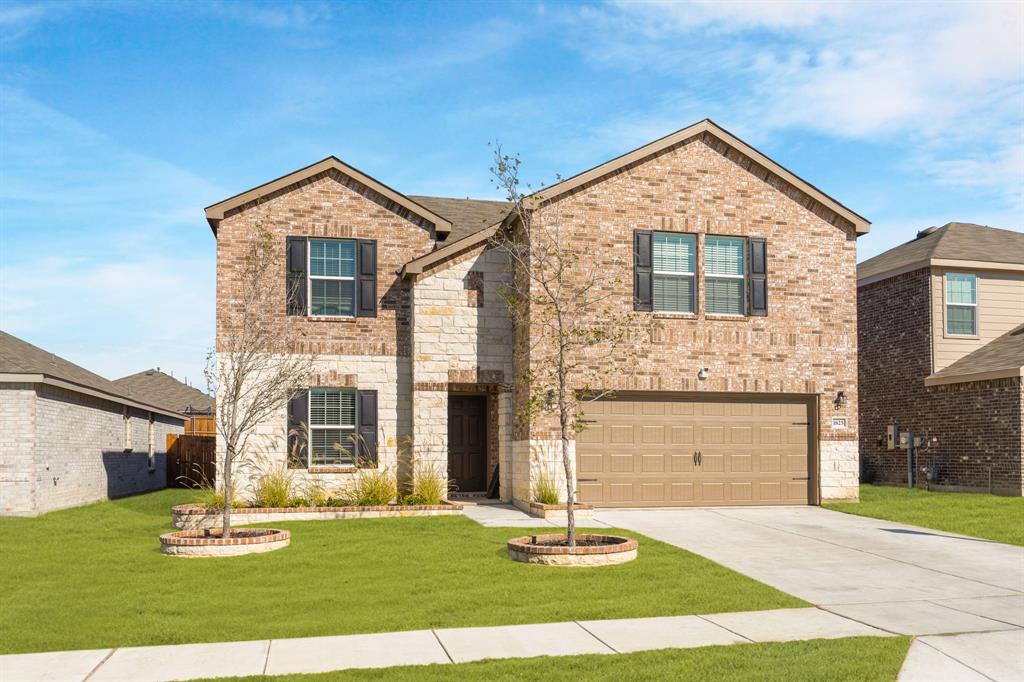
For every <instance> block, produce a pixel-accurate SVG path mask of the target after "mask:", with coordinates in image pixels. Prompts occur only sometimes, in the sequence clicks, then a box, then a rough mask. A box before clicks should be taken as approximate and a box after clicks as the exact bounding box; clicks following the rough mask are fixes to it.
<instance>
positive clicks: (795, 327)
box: [217, 137, 858, 503]
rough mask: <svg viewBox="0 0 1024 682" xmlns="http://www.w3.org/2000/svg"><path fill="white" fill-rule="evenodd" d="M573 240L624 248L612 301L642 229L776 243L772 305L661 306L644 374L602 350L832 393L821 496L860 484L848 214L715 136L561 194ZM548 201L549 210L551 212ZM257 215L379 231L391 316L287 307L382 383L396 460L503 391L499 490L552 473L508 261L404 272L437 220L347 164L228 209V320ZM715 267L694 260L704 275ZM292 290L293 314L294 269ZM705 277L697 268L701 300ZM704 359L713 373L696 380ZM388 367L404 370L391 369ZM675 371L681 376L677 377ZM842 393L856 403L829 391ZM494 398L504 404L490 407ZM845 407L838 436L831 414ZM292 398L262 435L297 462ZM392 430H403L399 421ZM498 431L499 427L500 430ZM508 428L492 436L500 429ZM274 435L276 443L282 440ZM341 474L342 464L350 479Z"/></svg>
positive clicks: (618, 377) (282, 232) (327, 231)
mask: <svg viewBox="0 0 1024 682" xmlns="http://www.w3.org/2000/svg"><path fill="white" fill-rule="evenodd" d="M555 205H557V207H558V210H559V212H560V218H561V219H562V220H563V222H564V225H565V228H566V239H567V241H568V242H569V243H573V244H579V245H580V248H583V249H586V250H587V257H588V258H605V259H608V257H609V255H610V254H615V255H616V256H618V257H619V258H620V259H621V262H622V263H624V264H625V265H621V266H618V267H621V271H620V272H619V274H621V275H622V282H623V286H622V288H621V290H619V291H616V292H615V293H614V296H613V297H612V298H611V299H610V300H609V302H608V305H609V306H612V307H613V308H614V309H616V310H619V309H631V308H632V289H631V286H632V284H631V283H632V271H631V267H632V241H633V231H634V230H636V229H655V230H667V231H683V232H692V233H696V234H697V235H698V240H699V241H698V248H699V249H700V251H699V257H700V254H702V253H703V239H704V235H707V234H722V235H743V236H761V237H766V238H767V239H768V266H769V278H768V282H769V315H768V317H758V318H738V319H730V318H722V317H713V316H708V315H706V314H705V313H704V311H703V303H702V301H699V307H698V311H697V313H696V314H695V315H692V316H663V315H659V316H658V317H659V318H660V319H659V321H660V322H661V329H660V331H659V332H658V335H657V337H656V339H655V340H654V343H653V344H645V346H644V347H643V348H642V349H641V350H642V356H643V357H642V359H641V362H640V368H639V371H637V372H635V373H633V372H626V371H623V369H622V368H621V365H620V364H619V363H617V362H616V360H615V359H614V358H607V357H599V356H596V355H595V357H593V358H590V359H589V360H588V361H590V362H592V363H594V364H595V366H597V367H599V369H600V370H601V371H602V372H603V373H604V376H606V377H607V380H608V384H609V386H608V387H609V388H615V389H618V390H651V391H690V392H730V393H731V392H747V393H760V394H765V393H767V394H771V393H779V394H781V393H786V394H793V393H798V394H811V395H817V396H820V410H821V416H822V420H821V421H822V426H821V434H820V439H821V443H820V444H819V448H818V449H819V452H820V456H821V471H820V484H821V490H822V495H823V497H824V498H825V499H855V498H856V496H857V483H858V463H857V443H856V439H857V387H856V378H857V377H856V333H855V328H856V300H855V293H854V292H855V287H856V265H855V263H856V236H855V233H854V228H853V226H852V225H850V224H848V223H846V222H845V221H843V220H842V219H840V218H838V217H837V216H835V215H834V214H832V213H831V212H830V211H828V210H827V209H826V208H824V207H823V206H821V205H819V204H817V203H815V202H814V201H812V200H810V199H809V198H808V197H806V196H804V195H802V194H800V193H799V192H798V191H796V190H795V189H794V188H792V187H790V186H789V185H787V184H786V183H784V182H782V181H781V180H779V179H778V178H776V177H774V176H771V175H768V174H766V172H765V171H764V170H763V169H760V168H759V167H756V166H752V165H751V164H750V163H749V161H747V160H746V159H744V158H742V157H739V156H738V155H737V154H736V153H735V152H733V151H731V150H730V149H729V148H727V147H725V146H724V145H722V144H721V143H719V142H718V141H717V140H716V139H714V138H704V137H701V138H692V139H690V140H687V141H686V142H684V143H682V144H679V145H677V146H675V147H673V148H672V149H669V150H666V151H664V152H662V153H659V154H658V155H656V156H655V157H653V158H651V159H648V160H646V161H644V162H642V163H638V164H635V165H633V166H631V167H628V168H625V169H623V170H621V171H619V172H617V173H616V174H614V175H613V176H611V177H609V178H606V179H604V180H602V181H600V182H597V183H594V184H591V185H589V186H585V187H582V188H579V189H578V190H576V191H574V192H573V193H572V194H570V195H567V196H566V197H564V198H562V199H560V200H559V201H558V202H556V204H555ZM544 210H549V209H544ZM257 223H259V224H261V225H262V226H263V227H265V228H267V229H270V230H271V231H272V233H273V234H274V236H275V238H276V239H279V240H280V242H281V244H282V246H283V245H284V240H285V237H287V236H294V235H309V236H323V237H335V238H346V237H353V238H364V239H375V240H377V242H378V250H377V257H378V282H377V288H378V295H380V296H382V300H381V302H380V305H379V306H378V317H377V318H355V319H352V320H317V319H305V318H299V317H293V318H291V320H290V322H289V323H291V324H295V325H298V326H299V327H300V328H301V330H302V331H303V333H304V334H305V336H306V338H307V341H306V343H305V344H304V345H303V350H306V351H310V352H313V353H316V354H317V355H318V356H319V357H320V359H321V361H322V365H323V368H322V369H323V372H325V373H327V376H329V377H330V379H329V381H331V382H333V381H336V382H338V384H337V385H343V386H356V387H358V388H363V389H367V388H373V389H377V390H378V391H379V392H380V393H379V395H380V407H379V410H380V413H379V418H380V423H381V429H382V431H383V433H382V434H381V435H380V442H381V443H382V445H383V454H382V459H381V461H382V463H385V464H386V465H389V466H390V465H391V464H393V465H394V466H395V470H396V473H397V474H398V475H399V476H400V477H401V474H402V468H403V466H405V467H406V469H408V460H406V461H403V460H402V457H400V456H399V454H398V449H397V448H396V447H395V448H393V446H392V444H393V443H395V442H396V441H398V440H401V439H402V438H404V437H411V441H412V443H413V450H412V454H411V456H412V457H415V458H416V459H418V460H420V461H424V462H428V463H437V464H439V465H440V464H441V463H446V461H447V396H448V393H449V391H466V390H479V391H480V392H487V393H488V394H490V395H491V396H492V408H491V410H490V411H491V412H492V413H493V412H495V411H496V412H497V416H496V417H494V416H492V417H491V421H493V420H495V419H496V420H497V422H498V429H497V434H498V435H497V443H496V444H495V445H493V446H492V447H491V448H490V449H491V450H492V451H491V452H489V456H490V457H491V458H492V461H493V458H494V456H495V455H494V452H493V450H494V449H496V450H497V456H496V457H497V461H499V462H500V463H501V485H500V489H501V496H502V498H503V499H506V500H515V501H517V502H526V503H528V502H529V499H530V497H531V488H532V484H533V481H534V480H535V479H536V478H537V476H538V475H539V474H538V472H540V471H552V470H553V471H555V472H556V473H557V472H558V471H559V470H560V455H559V454H558V447H557V440H556V439H553V438H552V433H553V432H552V428H551V427H552V424H551V423H550V422H548V423H534V424H530V425H520V427H519V428H516V427H515V422H516V420H515V419H514V418H513V415H514V403H513V400H512V393H511V391H510V390H509V389H510V386H511V385H512V384H513V383H514V375H515V370H516V367H515V366H514V363H513V359H512V343H513V336H515V335H517V334H519V333H520V332H522V333H523V334H526V333H529V330H512V328H511V324H510V322H509V320H508V318H507V315H506V312H505V310H504V303H503V301H501V299H500V296H498V295H497V291H498V287H499V286H500V283H501V281H502V278H503V277H507V276H508V273H507V272H506V271H505V264H504V263H503V262H501V259H500V258H498V257H497V255H496V253H495V252H494V251H493V250H486V249H484V248H482V247H478V248H475V249H470V250H468V251H467V252H465V253H462V254H460V255H458V256H456V257H453V258H451V259H449V260H447V261H445V262H444V263H442V264H439V265H438V266H436V267H434V268H432V269H429V270H428V271H427V272H425V273H424V274H422V275H420V276H418V277H417V278H416V281H415V282H403V281H401V280H399V279H398V277H397V275H396V271H397V270H398V269H399V268H400V267H401V266H402V265H403V264H405V263H406V262H408V261H410V260H412V259H414V258H416V257H418V256H421V255H424V254H426V253H428V252H429V251H430V250H431V249H432V248H433V247H434V241H433V236H434V235H433V233H432V228H431V227H430V226H429V225H424V224H423V222H422V221H421V220H420V219H419V218H415V217H413V216H410V215H408V214H407V213H406V212H404V210H403V209H400V208H398V207H396V206H394V205H392V204H390V202H388V201H387V200H385V199H383V198H382V197H380V196H376V195H375V194H374V193H373V192H372V191H370V190H368V189H366V188H363V187H360V186H358V185H357V184H355V183H353V182H352V181H350V180H348V179H347V178H345V177H344V176H342V175H340V174H338V173H336V172H333V171H332V172H330V173H324V174H320V175H318V176H315V177H313V178H310V179H309V180H307V181H304V182H302V183H299V184H298V185H295V186H293V187H291V188H289V189H288V190H283V191H281V192H278V193H277V194H275V195H273V196H270V197H267V198H265V199H263V200H261V201H260V202H259V204H258V205H249V206H244V207H241V208H240V209H236V210H233V211H231V212H229V213H228V214H227V215H226V216H225V217H224V219H223V220H222V221H221V223H220V226H219V229H218V239H217V242H218V243H217V297H218V320H220V319H222V316H223V313H224V310H225V309H224V307H223V306H225V305H228V302H229V301H230V300H232V298H233V296H234V293H235V291H236V289H235V287H236V286H237V284H236V280H235V276H234V271H235V264H236V263H237V262H238V261H239V259H240V258H242V257H243V255H244V253H245V240H246V239H247V237H248V235H249V234H251V233H252V231H253V230H254V229H256V227H257ZM701 271H702V268H698V272H701ZM279 285H280V292H281V300H282V313H281V314H282V315H283V314H284V298H285V271H284V264H283V263H282V268H281V278H280V282H279ZM703 285H704V283H703V275H699V276H698V292H699V296H698V298H700V297H701V296H702V295H703V292H704V286H703ZM705 366H706V367H708V368H709V369H710V373H711V376H710V378H709V379H708V380H707V381H703V382H700V381H698V380H697V376H696V375H697V371H698V369H699V368H700V367H705ZM380 367H387V368H394V369H393V370H392V369H387V370H386V371H380ZM666 368H671V371H666ZM840 390H842V391H844V392H845V393H846V395H847V397H848V400H849V402H848V404H847V405H846V406H845V407H844V408H842V409H836V408H834V407H833V405H832V401H833V399H834V397H835V395H836V392H837V391H840ZM494 404H496V410H495V409H494V407H493V406H494ZM834 415H838V416H843V417H845V418H846V419H847V428H846V429H839V430H833V429H832V427H831V422H830V420H829V417H831V416H834ZM285 420H286V409H285V406H282V409H281V414H280V415H276V416H275V417H274V418H273V419H272V420H271V421H272V423H270V422H268V423H267V424H266V425H265V426H264V427H261V436H260V437H261V438H262V439H263V441H262V442H261V443H260V444H259V445H258V447H259V448H262V450H263V451H264V452H270V453H273V458H276V459H273V461H279V462H280V463H283V462H284V457H285V445H284V429H285ZM387 424H390V425H393V426H386V425H387ZM489 426H490V425H489ZM491 436H492V437H494V433H492V434H491ZM271 443H276V444H274V445H271ZM336 476H338V477H344V476H346V474H338V475H336Z"/></svg>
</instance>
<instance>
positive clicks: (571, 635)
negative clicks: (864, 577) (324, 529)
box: [0, 608, 890, 682]
mask: <svg viewBox="0 0 1024 682" xmlns="http://www.w3.org/2000/svg"><path fill="white" fill-rule="evenodd" d="M863 636H873V637H886V636H890V633H888V632H884V631H882V630H878V629H876V628H873V627H870V626H867V625H863V624H861V623H858V622H856V621H854V620H850V619H848V618H844V617H842V616H839V615H836V614H834V613H829V612H828V611H823V610H821V609H817V608H804V609H778V610H774V611H750V612H743V613H720V614H713V615H705V616H669V617H661V618H629V619H622V620H597V621H579V622H566V623H540V624H535V625H507V626H499V627H482V628H452V629H441V630H414V631H409V632H385V633H380V634H370V635H343V636H338V637H304V638H299V639H272V640H266V639H264V640H257V641H249V642H221V643H212V644H177V645H171V646H152V647H130V648H123V649H94V650H85V651H57V652H47V653H38V654H12V655H7V656H0V679H2V680H3V681H4V682H41V681H43V680H66V681H68V682H86V681H88V682H123V681H124V680H133V681H135V682H163V681H169V680H191V679H197V678H204V677H232V676H242V675H261V674H265V675H284V674H291V673H317V672H329V671H332V670H344V669H347V668H384V667H389V666H396V665H426V664H430V663H449V664H450V663H463V662H466V661H476V660H481V659H485V658H529V657H533V656H567V655H575V654H615V653H626V652H631V651H644V650H649V649H664V648H692V647H702V646H713V645H728V644H745V643H750V642H780V641H791V640H804V639H835V638H839V637H863Z"/></svg>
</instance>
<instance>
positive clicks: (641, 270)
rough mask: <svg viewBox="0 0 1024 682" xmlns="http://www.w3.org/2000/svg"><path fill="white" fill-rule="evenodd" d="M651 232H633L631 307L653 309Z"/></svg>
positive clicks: (643, 309)
mask: <svg viewBox="0 0 1024 682" xmlns="http://www.w3.org/2000/svg"><path fill="white" fill-rule="evenodd" d="M652 248H653V247H652V232H651V231H650V230H636V231H635V232H633V309H634V310H640V311H646V312H650V311H652V310H654V298H653V277H652V270H651V263H652Z"/></svg>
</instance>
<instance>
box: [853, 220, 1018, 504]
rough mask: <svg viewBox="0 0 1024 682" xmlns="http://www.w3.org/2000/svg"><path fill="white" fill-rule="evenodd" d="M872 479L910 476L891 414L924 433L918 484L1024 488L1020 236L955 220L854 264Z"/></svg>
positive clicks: (864, 433)
mask: <svg viewBox="0 0 1024 682" xmlns="http://www.w3.org/2000/svg"><path fill="white" fill-rule="evenodd" d="M857 277H858V280H857V286H858V290H857V308H858V317H859V321H860V327H859V335H860V340H859V352H860V368H859V369H860V382H859V383H860V394H861V400H860V422H861V431H860V440H861V462H862V465H863V469H864V475H865V478H866V479H871V480H874V481H877V482H879V483H891V484H906V483H907V480H908V476H907V459H906V455H905V453H904V452H901V451H892V450H888V449H887V446H886V444H885V442H884V441H883V437H884V434H885V431H886V427H887V426H888V425H889V424H896V425H898V426H899V427H900V428H901V429H903V430H910V431H913V432H914V434H915V435H916V436H923V437H925V438H926V439H927V441H928V445H927V447H926V448H923V449H920V450H919V451H918V453H917V457H916V463H915V465H914V469H915V473H916V476H915V478H916V484H917V485H922V486H923V485H926V484H927V485H930V486H932V487H940V488H947V489H957V490H972V491H992V492H997V493H1004V494H1011V495H1020V494H1021V492H1022V487H1024V480H1022V475H1021V471H1022V464H1024V441H1022V438H1024V436H1022V434H1024V429H1022V421H1024V401H1022V391H1021V380H1022V379H1021V377H1022V374H1024V234H1021V233H1020V232H1012V231H1010V230H1000V229H996V228H992V227H984V226H981V225H973V224H970V223H949V224H947V225H943V226H942V227H930V228H928V229H926V230H922V231H921V232H919V233H918V235H917V238H915V239H913V240H911V241H909V242H907V243H906V244H902V245H900V246H897V247H895V248H893V249H890V250H889V251H886V252H885V253H882V254H879V255H878V256H875V257H874V258H871V259H869V260H866V261H864V262H863V263H861V264H860V265H859V266H858V268H857Z"/></svg>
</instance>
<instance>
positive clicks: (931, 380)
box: [924, 367, 1024, 386]
mask: <svg viewBox="0 0 1024 682" xmlns="http://www.w3.org/2000/svg"><path fill="white" fill-rule="evenodd" d="M1020 376H1024V367H1005V368H1003V369H994V370H990V371H987V372H966V373H964V374H948V375H941V374H940V375H936V374H932V375H931V376H928V377H925V380H924V385H925V386H944V385H947V384H966V383H969V382H972V381H987V380H989V379H1012V378H1015V377H1020Z"/></svg>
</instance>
